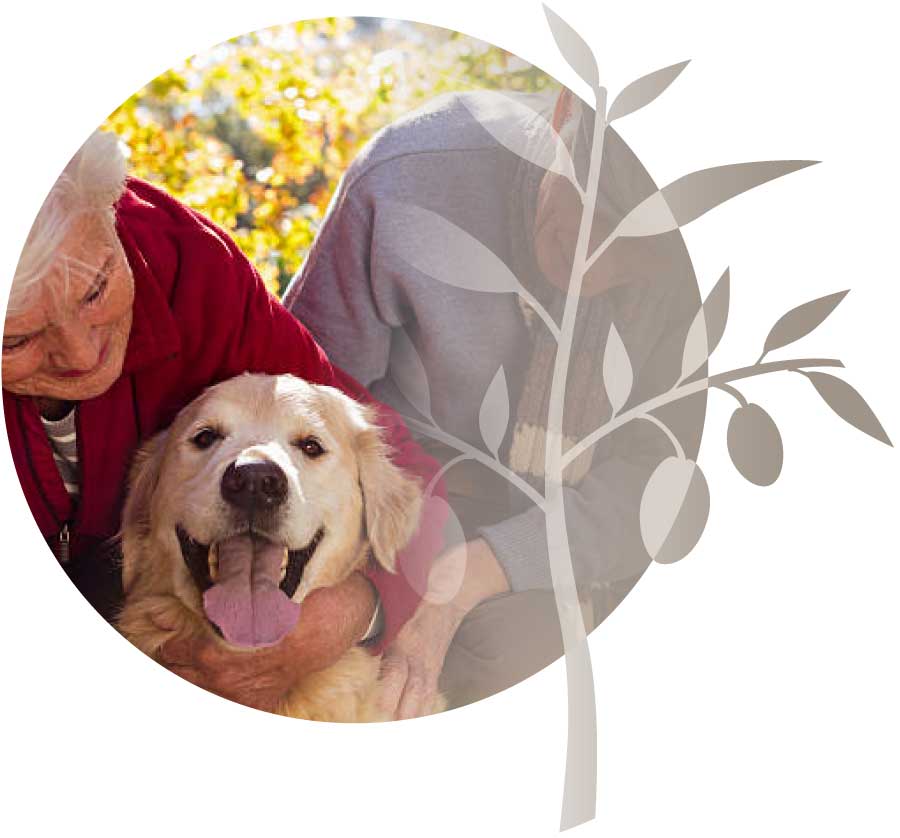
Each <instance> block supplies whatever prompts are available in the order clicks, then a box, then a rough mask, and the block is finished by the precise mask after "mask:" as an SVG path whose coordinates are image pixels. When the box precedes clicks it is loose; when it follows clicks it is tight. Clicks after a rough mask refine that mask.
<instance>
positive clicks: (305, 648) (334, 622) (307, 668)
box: [159, 573, 375, 713]
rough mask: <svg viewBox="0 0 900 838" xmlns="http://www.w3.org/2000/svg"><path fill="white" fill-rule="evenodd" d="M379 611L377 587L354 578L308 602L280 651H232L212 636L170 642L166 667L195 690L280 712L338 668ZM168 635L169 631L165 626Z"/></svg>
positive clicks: (164, 650) (164, 658)
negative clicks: (300, 689)
mask: <svg viewBox="0 0 900 838" xmlns="http://www.w3.org/2000/svg"><path fill="white" fill-rule="evenodd" d="M374 608H375V595H374V592H373V589H372V585H371V583H369V582H368V580H366V578H365V577H364V576H363V575H362V574H361V573H353V574H352V575H351V576H350V577H349V578H348V579H347V580H346V581H344V582H342V583H341V584H339V585H335V586H334V587H332V588H320V589H318V590H315V591H313V592H312V593H310V594H309V596H307V597H306V598H305V599H304V600H303V609H302V611H301V613H300V619H299V621H298V622H297V625H296V627H295V628H294V630H293V631H292V632H291V633H290V634H289V635H288V636H287V637H285V638H284V639H283V640H282V641H281V642H280V643H278V644H277V645H275V646H270V647H268V648H263V649H255V650H252V651H240V650H233V649H229V648H227V647H226V646H224V645H222V643H221V642H219V641H218V640H217V639H215V638H213V637H212V636H203V637H194V638H192V639H190V640H170V641H168V642H167V643H165V644H164V645H163V647H162V648H161V649H160V652H159V658H160V662H161V663H162V664H163V665H164V666H166V667H167V668H168V669H170V670H172V672H175V673H176V674H178V675H180V676H181V677H182V678H184V679H185V680H187V681H190V682H191V683H192V684H196V685H197V686H198V687H203V688H204V689H206V690H209V691H210V692H213V693H216V694H217V695H220V696H222V697H223V698H228V699H230V700H231V701H236V702H238V703H239V704H244V705H246V706H248V707H255V708H256V709H258V710H266V711H268V712H270V713H274V712H278V710H279V708H280V707H281V705H282V703H283V701H284V699H285V696H286V694H287V692H288V690H289V689H290V687H291V686H293V685H294V684H296V683H297V682H298V681H299V680H300V679H301V678H302V677H303V676H305V675H308V674H309V673H311V672H318V671H319V670H321V669H325V668H326V667H328V666H330V665H331V664H333V663H335V662H336V661H337V660H338V659H339V658H340V657H341V656H342V655H343V654H344V653H345V652H346V651H347V650H348V649H349V648H350V647H351V646H352V645H353V644H354V643H356V642H358V641H359V639H360V637H362V635H363V633H364V632H365V630H366V627H367V626H368V625H369V622H370V620H371V618H372V612H373V611H374ZM160 628H163V629H166V628H168V627H166V626H160Z"/></svg>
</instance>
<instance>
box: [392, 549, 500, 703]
mask: <svg viewBox="0 0 900 838" xmlns="http://www.w3.org/2000/svg"><path fill="white" fill-rule="evenodd" d="M460 577H461V578H460ZM457 586H458V590H456V587H457ZM451 588H452V589H451ZM508 590H509V583H508V581H507V579H506V574H505V573H504V572H503V569H502V568H501V567H500V564H499V562H498V561H497V558H496V557H495V556H494V553H493V551H492V550H491V548H490V546H489V545H488V543H487V542H486V541H485V540H484V539H481V538H478V539H475V540H474V541H471V542H469V543H468V544H462V545H459V546H457V547H453V548H451V549H450V550H448V551H447V552H446V553H444V554H443V555H442V556H440V557H439V558H438V559H437V560H436V561H435V563H434V566H433V568H432V570H431V573H430V574H429V577H428V594H426V596H425V598H424V599H423V601H422V604H421V605H420V606H419V608H418V610H417V611H416V613H415V614H414V615H413V616H412V617H411V618H410V620H409V622H408V623H407V624H406V625H405V626H404V627H403V628H402V629H401V630H400V633H399V634H398V635H397V639H396V640H395V641H394V642H393V644H392V645H391V646H390V647H389V648H388V649H387V650H386V651H385V653H384V657H383V659H382V663H381V693H380V701H381V706H382V709H383V710H384V712H385V713H387V714H388V715H390V716H392V717H393V718H395V719H412V718H415V717H416V716H425V715H428V714H429V713H431V712H433V707H434V704H435V700H436V699H437V696H438V678H439V677H440V674H441V670H442V669H443V666H444V658H445V657H446V655H447V650H448V649H449V648H450V643H451V642H452V640H453V636H454V635H455V634H456V630H457V629H458V628H459V624H460V623H461V622H462V621H463V619H464V618H465V616H466V615H467V614H468V613H469V611H471V610H472V609H473V608H474V607H475V606H476V605H478V603H480V602H482V601H483V600H485V599H487V598H488V597H491V596H494V595H496V594H500V593H504V592H506V591H508Z"/></svg>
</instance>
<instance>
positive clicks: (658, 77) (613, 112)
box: [607, 61, 690, 122]
mask: <svg viewBox="0 0 900 838" xmlns="http://www.w3.org/2000/svg"><path fill="white" fill-rule="evenodd" d="M688 64H690V61H682V62H681V63H680V64H673V65H672V66H671V67H664V68H663V69H662V70H657V71H656V72H653V73H648V74H647V75H646V76H642V77H641V78H639V79H638V80H637V81H633V82H632V83H631V84H629V85H628V86H627V87H626V88H624V90H622V92H621V93H619V95H618V96H616V100H615V101H614V102H613V103H612V107H611V108H610V109H609V116H608V117H607V119H608V120H609V121H610V122H612V121H613V120H614V119H621V118H622V117H623V116H628V114H630V113H634V112H635V111H636V110H639V109H640V108H643V107H644V105H649V104H650V103H651V102H652V101H653V100H654V99H655V98H656V97H657V96H659V95H660V94H661V93H662V92H663V91H664V90H665V89H666V88H667V87H668V86H669V85H670V84H671V83H672V82H673V81H675V79H676V78H678V76H679V74H680V73H681V71H682V70H683V69H684V68H685V67H687V65H688Z"/></svg>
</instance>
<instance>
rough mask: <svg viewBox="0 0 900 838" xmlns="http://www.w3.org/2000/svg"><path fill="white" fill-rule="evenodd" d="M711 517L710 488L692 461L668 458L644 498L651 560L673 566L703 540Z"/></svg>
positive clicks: (645, 538) (644, 528)
mask: <svg viewBox="0 0 900 838" xmlns="http://www.w3.org/2000/svg"><path fill="white" fill-rule="evenodd" d="M708 518H709V486H708V485H707V483H706V478H705V477H704V476H703V472H702V471H701V470H700V466H698V465H697V464H696V463H695V462H693V461H692V460H682V459H680V458H679V457H668V458H666V459H665V460H663V461H662V462H661V463H660V464H659V465H658V466H657V467H656V470H655V471H654V472H653V474H651V475H650V479H649V480H648V481H647V485H646V486H645V487H644V494H643V495H642V497H641V509H640V525H641V537H642V538H643V541H644V547H646V548H647V552H648V553H649V554H650V557H651V558H652V559H655V560H656V561H657V562H659V563H660V564H671V563H672V562H677V561H678V560H679V559H683V558H684V557H685V556H686V555H687V554H688V553H690V552H691V550H693V549H694V546H695V545H696V544H697V542H698V541H699V540H700V536H701V535H702V534H703V530H704V528H705V527H706V521H707V519H708Z"/></svg>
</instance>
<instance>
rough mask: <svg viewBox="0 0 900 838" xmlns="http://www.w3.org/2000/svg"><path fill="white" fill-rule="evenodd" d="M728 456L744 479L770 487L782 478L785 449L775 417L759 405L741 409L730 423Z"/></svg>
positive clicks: (733, 415) (732, 417) (745, 406)
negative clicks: (780, 476) (779, 477)
mask: <svg viewBox="0 0 900 838" xmlns="http://www.w3.org/2000/svg"><path fill="white" fill-rule="evenodd" d="M728 453H729V455H730V456H731V462H733V463H734V467H735V468H736V469H737V470H738V471H739V472H740V473H741V475H742V476H743V477H745V478H746V479H747V480H749V481H750V482H751V483H755V484H756V485H757V486H770V485H771V484H772V483H774V482H775V481H776V480H777V479H778V475H779V474H781V466H782V464H783V463H784V445H783V444H782V442H781V434H780V433H779V432H778V426H777V425H776V424H775V422H774V421H773V420H772V417H771V416H769V414H768V413H766V411H765V410H763V409H762V408H761V407H760V406H759V405H758V404H752V403H751V404H747V405H744V406H743V407H739V408H738V409H737V410H735V412H734V413H733V414H731V419H730V421H729V422H728Z"/></svg>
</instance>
